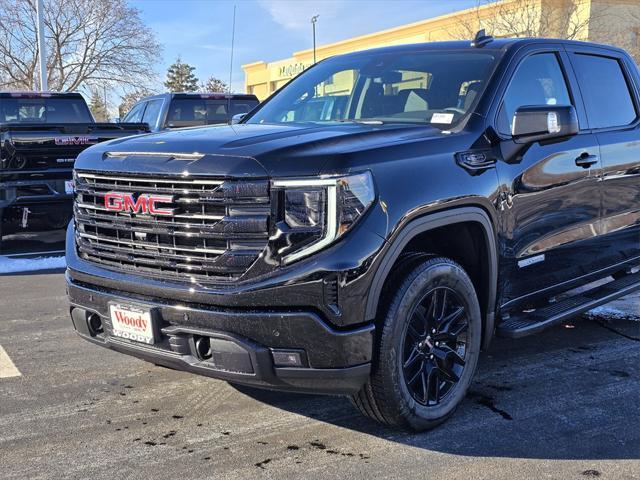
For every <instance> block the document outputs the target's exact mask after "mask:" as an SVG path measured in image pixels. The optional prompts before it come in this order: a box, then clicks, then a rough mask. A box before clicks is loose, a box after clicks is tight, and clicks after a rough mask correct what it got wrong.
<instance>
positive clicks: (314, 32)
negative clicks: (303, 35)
mask: <svg viewBox="0 0 640 480" xmlns="http://www.w3.org/2000/svg"><path fill="white" fill-rule="evenodd" d="M319 16H320V15H314V16H313V17H311V26H312V28H313V63H316V22H317V21H318V17H319Z"/></svg>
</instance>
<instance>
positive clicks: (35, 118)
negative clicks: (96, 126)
mask: <svg viewBox="0 0 640 480" xmlns="http://www.w3.org/2000/svg"><path fill="white" fill-rule="evenodd" d="M92 122H93V119H92V118H91V115H90V114H89V109H88V108H87V104H86V103H85V102H84V100H82V99H80V98H2V99H0V123H92Z"/></svg>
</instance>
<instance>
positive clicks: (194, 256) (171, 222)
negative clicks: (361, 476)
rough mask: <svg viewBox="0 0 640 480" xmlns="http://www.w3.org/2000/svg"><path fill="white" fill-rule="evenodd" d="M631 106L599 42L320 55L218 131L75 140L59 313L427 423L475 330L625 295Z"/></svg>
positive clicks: (639, 283)
mask: <svg viewBox="0 0 640 480" xmlns="http://www.w3.org/2000/svg"><path fill="white" fill-rule="evenodd" d="M328 92H337V93H336V94H337V95H340V96H343V95H348V101H347V102H342V101H338V102H326V101H325V100H322V99H321V100H318V98H322V97H326V96H327V95H328V94H329V93H328ZM338 92H339V93H338ZM318 104H322V108H321V109H320V110H321V111H322V112H323V113H322V115H318V111H319V110H318V108H316V106H317V105H318ZM307 106H310V107H312V108H306V107H307ZM333 106H336V107H338V108H342V111H341V113H340V114H337V113H334V112H333V111H329V110H328V109H331V108H333ZM325 107H326V108H325ZM639 107H640V76H639V72H638V69H637V68H636V66H635V64H634V63H633V61H632V59H631V57H630V56H629V55H628V54H627V53H625V52H624V51H622V50H619V49H616V48H613V47H606V46H601V45H595V44H590V43H580V42H575V41H562V40H546V39H500V40H494V39H492V38H491V37H487V36H484V35H479V36H478V37H477V38H476V39H475V40H474V41H473V42H472V43H470V42H445V43H432V44H421V45H402V46H394V47H388V48H380V49H375V50H369V51H361V52H357V53H351V54H347V55H342V56H337V57H333V58H331V59H327V60H324V61H322V62H319V63H318V64H316V65H314V66H313V67H311V68H309V69H307V70H305V72H303V73H302V74H301V75H300V76H298V77H297V78H295V79H294V80H293V81H291V82H290V83H289V84H287V86H285V87H284V88H282V89H281V90H280V91H278V92H277V93H276V94H275V95H273V96H272V97H270V99H269V100H267V101H266V102H264V103H262V104H261V105H260V106H259V107H257V108H256V109H255V110H253V111H252V112H251V113H250V114H249V115H247V116H246V117H245V118H244V119H243V120H242V122H241V123H239V124H238V125H234V126H232V127H217V128H200V129H189V130H182V131H174V132H166V133H162V134H157V135H151V136H143V137H134V138H131V139H128V140H124V141H121V142H119V143H117V144H113V143H112V144H108V145H102V146H101V145H98V146H95V147H92V148H90V149H88V150H86V151H85V152H83V154H82V155H81V156H80V157H79V159H78V161H77V163H76V171H75V175H76V182H77V187H76V205H77V208H76V216H75V222H74V224H73V225H71V226H70V227H69V229H68V233H67V235H68V236H67V262H68V270H67V281H68V292H69V298H70V301H71V305H72V309H71V316H72V319H73V324H74V326H75V329H76V330H77V331H78V333H79V334H80V335H81V336H82V337H83V338H85V339H87V340H89V341H91V342H93V343H95V344H97V345H101V346H103V347H107V348H110V349H113V350H117V351H120V352H123V353H126V354H129V355H133V356H136V357H139V358H142V359H145V360H148V361H151V362H154V363H156V364H160V365H165V366H168V367H172V368H175V369H179V370H185V371H189V372H194V373H197V374H201V375H208V376H211V377H214V378H219V379H224V380H227V381H229V382H232V383H238V384H247V385H253V386H256V387H265V388H271V389H280V390H286V391H297V392H314V393H325V394H345V395H349V396H350V397H351V399H352V401H353V403H354V405H355V406H356V407H357V408H358V409H359V410H360V411H361V412H362V413H363V414H365V415H367V416H369V417H371V418H373V419H375V420H377V421H379V422H381V423H383V424H386V425H391V426H397V427H404V428H410V429H415V430H423V429H427V428H431V427H433V426H435V425H438V424H439V423H441V422H442V421H444V420H445V419H446V418H447V417H449V416H450V415H451V414H452V413H453V412H454V410H455V409H456V407H457V406H458V405H459V404H460V402H461V401H462V400H463V398H464V397H465V394H466V392H467V390H468V388H469V385H470V383H471V381H472V378H473V375H474V371H475V370H476V365H477V363H478V358H479V354H480V351H481V349H483V348H487V347H488V346H489V344H490V341H491V339H492V337H493V336H494V335H496V334H497V335H501V336H505V337H511V338H516V337H520V336H523V335H527V334H531V333H535V332H539V331H540V330H542V329H544V328H547V327H549V326H551V325H556V324H558V323H559V322H563V321H565V320H566V319H568V318H571V317H574V316H576V315H579V314H580V313H581V312H584V311H587V310H589V309H592V308H594V307H596V306H598V305H601V304H604V303H606V302H609V301H611V300H613V299H615V298H617V297H620V296H623V295H625V294H628V293H630V292H632V291H635V290H638V289H640V273H639V269H638V265H640V241H639V240H640V182H639V181H638V172H640V115H639V113H640V112H639ZM557 368H562V365H558V366H557ZM549 375H550V381H553V379H552V378H551V377H552V375H553V372H549ZM506 380H508V379H506ZM531 401H532V402H535V401H536V400H535V399H531Z"/></svg>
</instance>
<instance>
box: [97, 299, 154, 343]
mask: <svg viewBox="0 0 640 480" xmlns="http://www.w3.org/2000/svg"><path fill="white" fill-rule="evenodd" d="M109 314H110V317H111V335H113V336H115V337H119V338H124V339H126V340H131V341H134V342H138V343H146V344H147V345H153V344H154V343H155V342H156V338H158V334H157V331H156V325H155V322H154V319H153V311H152V309H151V308H148V307H144V306H140V305H132V304H128V303H110V304H109Z"/></svg>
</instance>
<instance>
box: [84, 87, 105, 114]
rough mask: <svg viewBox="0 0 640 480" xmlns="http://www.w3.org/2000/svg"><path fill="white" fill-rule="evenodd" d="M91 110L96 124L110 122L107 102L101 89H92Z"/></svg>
mask: <svg viewBox="0 0 640 480" xmlns="http://www.w3.org/2000/svg"><path fill="white" fill-rule="evenodd" d="M89 109H90V110H91V113H93V117H94V118H95V119H96V122H108V121H109V111H108V108H107V105H106V104H105V100H104V98H103V96H102V94H101V93H100V89H98V88H96V87H93V88H91V99H90V100H89Z"/></svg>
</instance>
